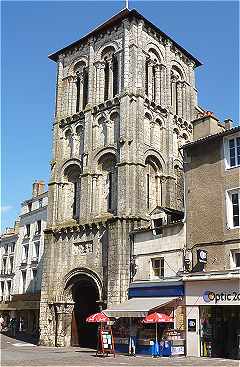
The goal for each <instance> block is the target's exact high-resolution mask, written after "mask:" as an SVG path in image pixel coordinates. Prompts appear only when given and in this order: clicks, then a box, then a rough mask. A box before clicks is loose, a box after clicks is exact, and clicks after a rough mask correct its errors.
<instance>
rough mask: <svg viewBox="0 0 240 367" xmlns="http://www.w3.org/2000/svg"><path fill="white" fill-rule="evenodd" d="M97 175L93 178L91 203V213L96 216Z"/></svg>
mask: <svg viewBox="0 0 240 367" xmlns="http://www.w3.org/2000/svg"><path fill="white" fill-rule="evenodd" d="M97 178H98V176H97V175H94V176H92V202H91V212H92V214H96V198H97Z"/></svg>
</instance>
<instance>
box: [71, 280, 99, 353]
mask: <svg viewBox="0 0 240 367" xmlns="http://www.w3.org/2000/svg"><path fill="white" fill-rule="evenodd" d="M71 283H73V286H72V296H73V301H74V302H75V306H74V310H73V317H72V336H71V345H72V346H81V347H91V348H96V345H97V328H98V325H97V324H91V323H87V322H86V318H87V317H88V316H89V315H92V314H94V313H96V312H98V311H99V306H98V304H97V301H98V300H99V293H98V289H97V287H96V284H95V282H94V280H93V279H91V278H90V277H88V276H87V275H78V276H76V277H74V278H73V279H71Z"/></svg>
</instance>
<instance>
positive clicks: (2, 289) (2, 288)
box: [1, 282, 4, 296]
mask: <svg viewBox="0 0 240 367" xmlns="http://www.w3.org/2000/svg"><path fill="white" fill-rule="evenodd" d="M1 292H2V296H3V294H4V282H1Z"/></svg>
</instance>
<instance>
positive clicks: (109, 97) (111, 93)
mask: <svg viewBox="0 0 240 367" xmlns="http://www.w3.org/2000/svg"><path fill="white" fill-rule="evenodd" d="M112 98H113V62H112V60H109V83H108V99H112Z"/></svg>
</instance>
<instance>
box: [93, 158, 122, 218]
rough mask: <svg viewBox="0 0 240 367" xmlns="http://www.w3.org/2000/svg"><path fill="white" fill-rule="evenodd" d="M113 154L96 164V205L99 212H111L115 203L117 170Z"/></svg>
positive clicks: (114, 207)
mask: <svg viewBox="0 0 240 367" xmlns="http://www.w3.org/2000/svg"><path fill="white" fill-rule="evenodd" d="M116 163H117V162H116V158H115V156H114V155H113V154H105V155H104V156H103V157H101V158H100V160H99V162H98V174H99V176H98V185H97V187H98V203H99V211H100V212H107V211H109V212H113V211H115V209H116V203H117V168H116Z"/></svg>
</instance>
